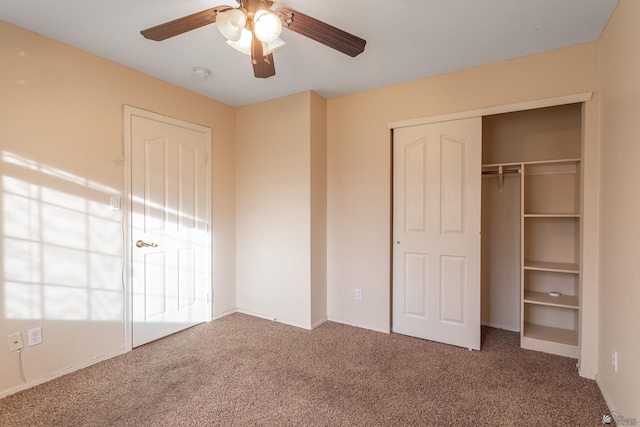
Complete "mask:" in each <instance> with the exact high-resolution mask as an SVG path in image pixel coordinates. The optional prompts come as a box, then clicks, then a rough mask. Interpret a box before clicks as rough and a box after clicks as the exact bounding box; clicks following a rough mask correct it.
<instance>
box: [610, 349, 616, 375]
mask: <svg viewBox="0 0 640 427" xmlns="http://www.w3.org/2000/svg"><path fill="white" fill-rule="evenodd" d="M611 363H612V364H613V372H618V352H617V351H616V349H615V348H614V349H613V355H612V356H611Z"/></svg>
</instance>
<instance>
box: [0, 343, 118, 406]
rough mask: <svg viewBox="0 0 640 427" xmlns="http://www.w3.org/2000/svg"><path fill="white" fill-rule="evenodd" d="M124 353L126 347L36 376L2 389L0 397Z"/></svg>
mask: <svg viewBox="0 0 640 427" xmlns="http://www.w3.org/2000/svg"><path fill="white" fill-rule="evenodd" d="M124 353H126V350H124V349H122V350H118V351H116V352H113V353H108V354H104V355H102V356H98V357H96V358H95V359H91V360H89V361H86V362H82V363H80V364H78V365H75V366H70V367H68V368H65V369H61V370H59V371H56V372H53V373H51V374H47V375H45V376H43V377H40V378H36V379H35V380H29V382H27V383H24V384H20V385H19V386H16V387H12V388H10V389H7V390H3V391H0V399H2V398H3V397H6V396H9V395H10V394H14V393H17V392H19V391H22V390H26V389H29V388H31V387H35V386H37V385H40V384H43V383H46V382H47V381H51V380H53V379H56V378H58V377H61V376H63V375H67V374H70V373H72V372H75V371H78V370H80V369H84V368H88V367H89V366H91V365H95V364H96V363H100V362H104V361H105V360H108V359H111V358H112V357H116V356H120V355H122V354H124Z"/></svg>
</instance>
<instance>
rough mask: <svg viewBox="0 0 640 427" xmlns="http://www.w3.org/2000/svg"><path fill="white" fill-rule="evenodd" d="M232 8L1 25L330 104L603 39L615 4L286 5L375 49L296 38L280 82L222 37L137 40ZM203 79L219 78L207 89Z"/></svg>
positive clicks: (235, 97) (169, 74) (170, 6)
mask: <svg viewBox="0 0 640 427" xmlns="http://www.w3.org/2000/svg"><path fill="white" fill-rule="evenodd" d="M221 4H228V5H230V6H234V7H235V6H236V5H237V4H236V2H235V1H234V0H227V1H216V0H108V1H97V0H55V1H53V0H0V20H3V21H7V22H10V23H12V24H15V25H18V26H21V27H24V28H27V29H29V30H31V31H34V32H37V33H40V34H43V35H45V36H47V37H50V38H52V39H55V40H58V41H61V42H63V43H66V44H69V45H72V46H75V47H77V48H80V49H83V50H85V51H88V52H91V53H94V54H96V55H99V56H101V57H104V58H107V59H109V60H111V61H114V62H117V63H120V64H123V65H125V66H127V67H130V68H133V69H135V70H138V71H141V72H143V73H145V74H148V75H151V76H154V77H157V78H159V79H162V80H165V81H167V82H170V83H173V84H175V85H178V86H181V87H184V88H186V89H189V90H191V91H193V92H197V93H200V94H202V95H204V96H207V97H209V98H213V99H216V100H218V101H221V102H224V103H226V104H229V105H233V106H242V105H247V104H251V103H255V102H259V101H264V100H267V99H272V98H276V97H280V96H285V95H289V94H293V93H298V92H301V91H305V90H314V91H316V92H317V93H319V94H320V95H322V96H324V97H326V98H332V97H336V96H341V95H346V94H350V93H355V92H361V91H365V90H369V89H373V88H379V87H384V86H389V85H393V84H397V83H402V82H407V81H411V80H417V79H420V78H424V77H429V76H434V75H437V74H442V73H447V72H451V71H455V70H460V69H465V68H469V67H474V66H478V65H482V64H488V63H491V62H496V61H502V60H506V59H509V58H514V57H519V56H524V55H529V54H532V53H536V52H542V51H546V50H551V49H556V48H560V47H565V46H571V45H575V44H579V43H584V42H588V41H592V40H596V39H598V37H599V36H600V33H601V32H602V30H603V28H604V26H605V25H606V23H607V21H608V19H609V17H610V16H611V13H612V12H613V9H614V8H615V6H616V4H617V0H402V1H392V0H387V1H382V0H279V1H277V3H276V5H275V6H274V8H277V7H279V6H287V7H290V8H293V9H297V10H299V11H301V12H304V13H306V14H308V15H311V16H313V17H315V18H317V19H320V20H321V21H324V22H327V23H329V24H331V25H334V26H336V27H339V28H341V29H343V30H345V31H348V32H350V33H353V34H355V35H357V36H359V37H362V38H364V39H366V40H367V45H366V48H365V51H364V53H362V54H361V55H360V56H358V57H356V58H351V57H348V56H346V55H344V54H342V53H339V52H337V51H334V50H333V49H330V48H328V47H326V46H324V45H321V44H319V43H317V42H315V41H313V40H311V39H308V38H306V37H303V36H301V35H299V34H297V33H294V32H292V31H289V30H286V29H284V30H283V33H282V36H281V37H282V39H284V41H285V42H286V43H287V45H286V46H284V47H283V48H282V49H280V50H279V51H277V52H276V53H275V54H274V61H275V67H276V76H274V77H271V78H268V79H256V78H254V77H253V69H252V67H251V64H250V62H249V57H248V56H245V55H243V54H241V53H239V52H237V51H236V50H234V49H232V48H231V47H229V46H227V45H226V44H225V40H224V38H223V37H222V36H221V35H220V33H219V32H218V31H217V29H216V27H215V25H208V26H205V27H202V28H199V29H196V30H193V31H190V32H188V33H185V34H182V35H179V36H176V37H173V38H171V39H167V40H164V41H161V42H155V41H151V40H147V39H145V38H143V37H142V36H141V35H140V30H143V29H145V28H148V27H152V26H154V25H157V24H161V23H164V22H167V21H170V20H173V19H176V18H179V17H182V16H185V15H189V14H191V13H195V12H199V11H201V10H205V9H209V8H211V7H214V6H218V5H221ZM194 67H205V68H207V69H209V70H211V76H210V77H209V78H208V79H201V78H199V77H197V76H196V75H194V73H193V72H192V69H193V68H194Z"/></svg>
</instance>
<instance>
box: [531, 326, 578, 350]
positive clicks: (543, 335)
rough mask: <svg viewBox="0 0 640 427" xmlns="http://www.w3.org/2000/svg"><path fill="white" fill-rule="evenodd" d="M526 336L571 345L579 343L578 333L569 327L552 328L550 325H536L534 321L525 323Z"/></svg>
mask: <svg viewBox="0 0 640 427" xmlns="http://www.w3.org/2000/svg"><path fill="white" fill-rule="evenodd" d="M523 337H524V338H530V339H535V340H542V341H551V342H554V343H558V344H565V345H570V346H576V347H577V345H578V333H577V331H572V330H569V329H560V328H551V327H549V326H542V325H536V324H533V323H525V324H524V333H523Z"/></svg>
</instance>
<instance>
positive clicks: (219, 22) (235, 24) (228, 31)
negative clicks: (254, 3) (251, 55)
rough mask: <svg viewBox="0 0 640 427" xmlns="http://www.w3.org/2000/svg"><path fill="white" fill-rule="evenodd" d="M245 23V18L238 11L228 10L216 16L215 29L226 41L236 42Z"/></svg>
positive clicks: (240, 11)
mask: <svg viewBox="0 0 640 427" xmlns="http://www.w3.org/2000/svg"><path fill="white" fill-rule="evenodd" d="M246 23H247V16H246V15H245V14H244V12H243V11H242V10H240V9H230V10H225V11H224V12H220V13H219V14H218V15H217V16H216V27H218V31H220V34H222V35H223V36H224V38H226V39H227V40H230V41H238V40H240V37H241V36H242V30H243V29H244V26H245V25H246Z"/></svg>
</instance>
